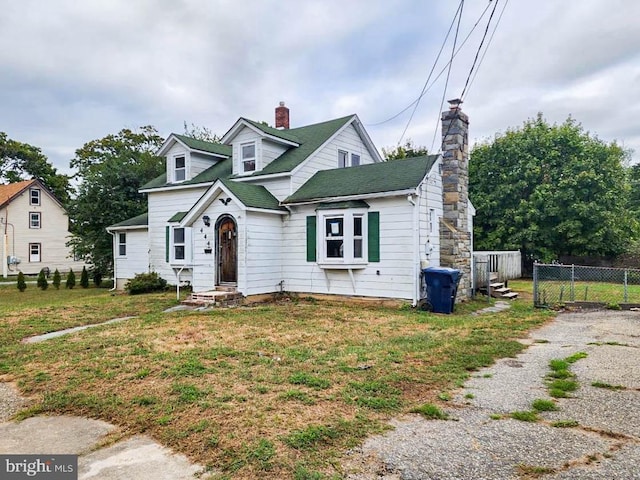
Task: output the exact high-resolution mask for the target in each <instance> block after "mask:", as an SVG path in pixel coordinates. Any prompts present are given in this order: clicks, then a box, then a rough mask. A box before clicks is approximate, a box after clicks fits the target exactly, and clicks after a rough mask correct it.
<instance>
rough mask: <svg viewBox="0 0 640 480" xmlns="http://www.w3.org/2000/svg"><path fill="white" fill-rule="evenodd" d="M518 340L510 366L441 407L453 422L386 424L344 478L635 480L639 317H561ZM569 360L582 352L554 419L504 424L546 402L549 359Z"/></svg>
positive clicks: (473, 381)
mask: <svg viewBox="0 0 640 480" xmlns="http://www.w3.org/2000/svg"><path fill="white" fill-rule="evenodd" d="M525 342H526V343H527V344H529V345H530V346H529V347H528V348H527V349H526V350H525V351H524V352H523V353H522V354H520V355H518V356H517V357H516V358H509V359H502V360H500V361H498V362H497V363H496V364H495V365H493V366H492V367H490V368H486V369H483V370H481V371H479V372H476V373H474V375H473V376H472V378H470V379H469V380H468V381H467V383H466V384H465V387H464V388H463V389H462V390H461V391H460V392H458V393H457V395H456V396H455V398H454V399H453V400H452V401H451V402H450V407H449V408H447V409H446V410H447V413H449V415H450V416H451V418H452V419H454V421H452V420H425V419H423V418H421V417H418V416H406V417H403V418H399V419H396V420H394V421H393V422H392V424H393V426H394V427H395V429H394V430H393V431H391V432H389V433H387V434H385V435H381V436H377V437H372V438H370V439H368V440H367V441H366V442H365V444H364V445H363V446H362V447H361V448H359V449H357V450H355V451H353V452H351V454H350V455H349V458H348V459H347V461H346V462H345V467H346V468H347V470H348V471H350V472H352V473H351V474H350V475H349V477H348V478H349V479H351V480H372V479H384V480H392V479H393V480H398V479H403V480H404V479H407V480H408V479H420V480H429V479H433V480H435V479H438V480H449V479H451V480H453V479H455V480H465V479H469V480H481V479H485V480H493V479H495V480H505V479H532V478H543V479H544V480H560V479H624V480H628V479H640V368H639V367H640V313H637V312H614V311H594V312H581V313H563V314H561V315H559V316H558V317H557V319H556V320H554V321H553V322H552V323H550V324H548V325H546V326H545V327H543V328H541V329H538V330H536V331H534V332H532V333H531V335H530V338H529V339H527V340H525ZM576 352H586V353H587V354H588V356H587V357H586V358H583V359H581V360H578V361H577V362H576V363H574V364H573V365H572V367H571V371H572V372H573V373H575V374H576V376H577V381H578V382H579V384H580V388H579V389H578V390H577V391H576V392H573V393H571V398H566V399H560V400H558V401H557V406H558V407H559V410H558V411H555V412H543V413H541V414H540V418H541V420H539V421H538V422H535V423H530V422H522V421H518V420H514V419H511V418H509V417H508V415H509V414H510V413H511V412H514V411H519V410H531V408H532V407H531V403H532V401H533V400H535V399H550V397H549V395H548V391H547V388H546V386H545V383H544V378H545V376H546V375H547V374H548V373H549V371H550V370H549V361H550V360H551V359H556V358H559V359H561V358H566V357H568V356H570V355H572V354H574V353H576ZM593 382H600V384H602V385H604V384H608V385H611V386H618V388H617V389H610V388H596V387H594V386H592V383H593ZM471 396H473V398H469V397H471ZM492 416H493V417H494V418H498V417H499V419H497V420H494V419H492V418H491V417H492ZM558 421H572V422H573V423H574V424H577V426H574V427H569V428H558V427H554V426H552V423H553V422H558Z"/></svg>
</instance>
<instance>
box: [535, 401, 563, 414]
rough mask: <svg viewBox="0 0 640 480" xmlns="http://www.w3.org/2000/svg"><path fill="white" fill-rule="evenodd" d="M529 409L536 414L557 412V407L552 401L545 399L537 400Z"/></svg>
mask: <svg viewBox="0 0 640 480" xmlns="http://www.w3.org/2000/svg"><path fill="white" fill-rule="evenodd" d="M531 407H532V408H533V409H534V410H535V411H536V412H553V411H555V410H558V406H557V405H556V404H555V402H554V401H553V400H547V399H545V398H537V399H536V400H534V401H533V402H532V403H531Z"/></svg>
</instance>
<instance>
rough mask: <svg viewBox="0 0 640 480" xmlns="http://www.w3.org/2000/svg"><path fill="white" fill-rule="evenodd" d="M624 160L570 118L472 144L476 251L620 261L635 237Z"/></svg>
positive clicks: (539, 121)
mask: <svg viewBox="0 0 640 480" xmlns="http://www.w3.org/2000/svg"><path fill="white" fill-rule="evenodd" d="M628 154H629V153H628V152H626V151H625V150H624V149H623V148H621V147H620V146H618V145H617V144H616V143H615V142H613V143H610V144H607V143H605V142H603V141H601V140H599V139H598V138H597V137H595V136H592V135H591V134H589V133H588V132H585V131H584V130H583V128H582V126H581V125H580V124H579V123H577V122H576V121H575V120H573V119H572V118H568V119H567V120H566V121H565V122H564V123H562V124H561V125H557V124H554V125H549V124H548V123H547V121H546V120H545V119H544V118H543V116H542V114H538V116H537V118H535V119H529V120H527V121H526V122H524V124H523V126H522V127H520V128H516V129H509V130H507V132H506V133H504V134H499V135H496V137H495V138H494V139H493V140H491V141H487V142H485V143H482V144H479V145H477V146H476V147H475V148H474V149H473V151H472V152H471V160H470V164H469V193H470V198H471V201H472V202H473V204H474V206H475V208H476V211H477V214H476V217H475V219H474V235H475V247H476V248H477V249H478V250H501V249H520V250H521V251H522V252H523V254H525V258H529V259H539V260H542V261H550V260H553V259H556V258H558V256H560V255H591V256H607V255H617V254H620V253H621V252H623V251H624V250H625V246H626V244H627V243H628V241H629V238H630V237H635V236H637V234H638V222H637V221H636V220H635V219H634V218H633V216H632V215H631V214H630V212H629V210H628V208H627V206H628V199H629V183H628V181H627V175H626V170H625V167H624V165H625V162H626V158H627V156H628Z"/></svg>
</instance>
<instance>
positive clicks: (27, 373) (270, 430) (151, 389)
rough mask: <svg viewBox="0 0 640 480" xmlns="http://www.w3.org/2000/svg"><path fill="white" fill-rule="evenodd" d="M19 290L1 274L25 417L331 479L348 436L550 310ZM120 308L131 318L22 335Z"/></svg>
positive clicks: (217, 464)
mask: <svg viewBox="0 0 640 480" xmlns="http://www.w3.org/2000/svg"><path fill="white" fill-rule="evenodd" d="M18 293H19V292H17V289H16V288H15V285H10V286H8V287H2V286H0V318H2V319H3V321H2V322H0V375H6V376H7V377H9V378H11V379H13V380H14V381H15V382H16V383H17V384H18V385H19V388H20V389H21V391H22V392H23V393H24V394H26V393H28V395H29V396H30V397H31V398H32V399H33V403H32V405H31V406H30V408H29V409H28V410H25V411H24V415H27V416H28V415H36V414H51V415H56V414H70V415H80V416H90V417H92V418H96V419H100V420H104V421H108V422H111V423H113V424H115V425H117V426H118V427H119V428H121V429H122V430H123V431H126V432H130V433H131V434H137V433H143V432H144V433H145V434H148V435H150V436H153V437H154V438H156V439H158V440H159V441H160V442H162V443H163V445H165V446H167V447H169V448H171V449H173V450H174V451H176V452H179V453H182V454H185V455H187V456H189V457H190V458H191V459H192V460H193V461H194V462H198V463H200V464H202V465H207V466H208V467H209V468H211V469H212V470H216V471H219V472H220V478H234V479H239V480H244V479H254V478H261V479H280V478H299V479H307V478H308V479H315V478H318V479H320V478H322V479H329V478H334V477H335V476H336V467H335V465H336V463H337V462H338V461H339V458H340V456H341V454H342V452H344V451H345V450H346V449H349V448H353V447H354V446H356V445H358V444H359V443H360V442H361V441H362V439H363V438H364V437H366V436H367V435H370V434H373V433H380V432H382V431H384V430H385V429H386V428H387V422H388V420H389V418H390V417H391V416H393V415H396V414H397V413H399V412H408V411H410V410H413V409H419V410H422V409H421V408H420V407H421V406H423V405H425V404H426V403H431V404H435V402H437V401H438V399H437V396H438V393H439V392H442V393H445V394H446V392H450V391H452V390H453V389H454V388H456V385H461V384H463V383H464V381H465V380H466V379H467V378H468V377H469V375H470V374H471V372H475V371H476V370H477V369H478V368H480V367H482V366H487V365H491V364H492V363H493V362H494V361H495V360H496V359H497V358H500V357H505V356H506V357H510V356H514V355H516V354H517V353H519V352H520V351H521V350H522V349H523V348H524V346H523V345H522V344H520V343H519V342H518V341H517V339H519V338H523V337H524V336H526V334H527V332H528V331H529V330H530V329H532V328H535V327H537V326H539V325H541V324H543V323H544V322H546V321H547V319H548V318H550V317H551V316H552V312H548V311H545V310H538V309H534V308H533V307H532V306H530V305H526V304H524V303H515V304H513V305H512V308H511V309H509V310H507V311H504V312H500V313H497V314H487V315H483V316H481V317H480V316H473V315H472V312H473V311H474V310H475V309H478V308H482V307H484V306H486V303H484V302H473V301H472V302H467V303H465V304H464V305H461V306H460V308H456V312H455V313H454V314H452V315H446V316H445V315H433V314H429V313H425V312H415V311H414V310H412V309H398V308H388V307H380V306H375V305H370V304H367V305H353V304H348V303H332V302H322V301H314V302H310V301H308V300H305V299H303V298H301V299H299V300H298V301H296V302H279V303H278V302H276V303H273V304H269V305H259V306H251V307H240V308H234V309H218V310H211V311H198V312H196V311H180V312H173V313H170V314H163V313H161V312H162V311H163V310H164V309H166V308H167V307H169V306H172V305H175V296H174V294H173V293H171V292H168V293H166V294H149V295H136V296H128V295H119V294H115V295H112V294H111V293H110V292H108V291H107V290H103V289H92V288H89V289H86V290H85V289H73V290H59V291H56V290H55V289H49V290H47V291H44V292H43V291H39V290H36V289H31V288H28V289H27V291H25V292H24V295H23V294H18ZM125 316H135V317H136V318H134V319H131V320H127V321H125V322H121V323H114V324H110V325H105V326H101V327H97V328H95V329H92V330H90V331H84V332H79V333H76V334H73V335H69V336H66V337H64V338H58V339H53V340H49V341H46V342H42V343H38V344H22V343H20V340H21V339H22V338H24V337H27V336H32V335H37V334H41V333H46V332H50V331H55V330H60V329H62V328H69V327H73V326H80V325H87V324H95V323H100V322H104V321H106V320H109V319H112V318H118V317H125ZM480 375H482V374H480ZM486 376H490V375H486ZM424 413H426V414H427V415H435V416H439V415H438V414H437V413H435V412H434V411H431V410H428V409H425V410H424ZM440 413H442V412H440Z"/></svg>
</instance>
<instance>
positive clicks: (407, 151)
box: [382, 138, 429, 160]
mask: <svg viewBox="0 0 640 480" xmlns="http://www.w3.org/2000/svg"><path fill="white" fill-rule="evenodd" d="M428 154H429V151H428V150H427V147H423V146H418V145H414V143H413V140H411V139H410V138H409V139H407V141H406V142H405V143H404V145H398V146H396V147H394V148H390V149H389V150H387V149H386V148H384V147H383V148H382V156H383V157H384V158H386V159H387V160H404V159H405V158H411V157H422V156H423V155H428Z"/></svg>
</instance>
